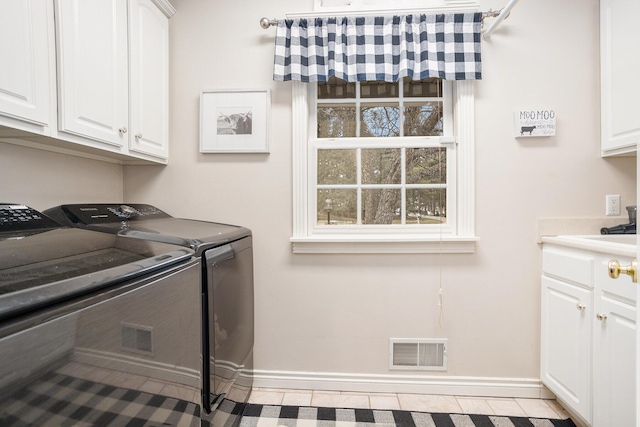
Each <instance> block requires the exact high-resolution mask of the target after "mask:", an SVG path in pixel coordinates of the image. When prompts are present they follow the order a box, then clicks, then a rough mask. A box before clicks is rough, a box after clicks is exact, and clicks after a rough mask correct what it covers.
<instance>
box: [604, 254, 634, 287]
mask: <svg viewBox="0 0 640 427" xmlns="http://www.w3.org/2000/svg"><path fill="white" fill-rule="evenodd" d="M607 267H608V268H609V277H611V278H612V279H617V278H618V277H620V274H628V275H629V276H631V281H632V282H633V283H638V263H637V261H636V260H635V259H634V260H633V261H631V265H628V266H626V267H623V266H621V265H620V263H619V262H618V260H617V259H612V260H611V261H609V265H608V266H607Z"/></svg>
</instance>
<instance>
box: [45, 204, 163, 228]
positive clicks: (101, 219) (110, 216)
mask: <svg viewBox="0 0 640 427" xmlns="http://www.w3.org/2000/svg"><path fill="white" fill-rule="evenodd" d="M45 212H46V213H47V214H49V215H50V216H51V217H52V218H54V219H58V220H59V221H61V222H62V223H63V224H64V223H65V221H71V222H72V223H74V224H84V225H92V224H107V223H119V222H121V221H141V220H148V219H161V218H171V216H170V215H168V214H166V213H165V212H163V211H161V210H160V209H158V208H156V207H155V206H151V205H145V204H127V205H125V204H122V205H116V204H106V203H105V204H92V205H62V206H58V207H57V208H53V209H50V210H47V211H45ZM61 215H63V217H62V218H61V219H59V217H60V216H61Z"/></svg>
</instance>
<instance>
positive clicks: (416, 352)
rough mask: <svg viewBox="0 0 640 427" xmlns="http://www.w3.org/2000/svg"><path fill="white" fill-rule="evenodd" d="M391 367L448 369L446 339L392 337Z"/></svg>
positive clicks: (429, 369)
mask: <svg viewBox="0 0 640 427" xmlns="http://www.w3.org/2000/svg"><path fill="white" fill-rule="evenodd" d="M389 341H390V346H389V347H390V350H389V369H408V370H416V369H419V370H427V371H446V370H447V340H446V339H400V338H391V339H390V340H389Z"/></svg>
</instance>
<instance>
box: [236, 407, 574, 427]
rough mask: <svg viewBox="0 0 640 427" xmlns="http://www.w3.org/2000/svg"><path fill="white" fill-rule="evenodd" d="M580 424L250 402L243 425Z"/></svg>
mask: <svg viewBox="0 0 640 427" xmlns="http://www.w3.org/2000/svg"><path fill="white" fill-rule="evenodd" d="M280 426H282V427H576V425H575V424H574V423H573V421H571V419H564V420H562V419H546V418H526V417H503V416H495V415H469V414H441V413H426V412H413V411H397V410H376V409H342V408H320V407H308V406H274V405H256V404H248V405H246V407H245V408H244V411H243V413H242V418H241V420H240V427H280Z"/></svg>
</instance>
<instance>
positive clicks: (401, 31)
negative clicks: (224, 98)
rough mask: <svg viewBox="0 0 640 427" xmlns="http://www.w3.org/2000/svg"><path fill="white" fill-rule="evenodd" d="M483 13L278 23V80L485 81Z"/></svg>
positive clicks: (275, 63) (276, 71) (325, 19)
mask: <svg viewBox="0 0 640 427" xmlns="http://www.w3.org/2000/svg"><path fill="white" fill-rule="evenodd" d="M481 23H482V13H454V14H439V15H405V16H385V17H374V16H371V17H343V18H315V19H286V20H280V21H278V29H277V33H276V48H275V60H274V73H273V79H274V80H277V81H287V80H298V81H302V82H316V81H319V82H324V81H327V80H328V79H329V77H333V76H335V77H337V78H339V79H342V80H345V81H348V82H354V81H373V80H378V81H386V82H395V81H397V80H398V79H400V78H403V77H410V78H411V79H413V80H420V79H424V78H428V77H439V78H441V79H445V80H467V79H480V78H481V77H482V75H481V74H482V73H481V62H480V31H481Z"/></svg>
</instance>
